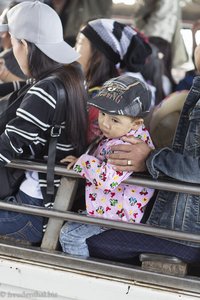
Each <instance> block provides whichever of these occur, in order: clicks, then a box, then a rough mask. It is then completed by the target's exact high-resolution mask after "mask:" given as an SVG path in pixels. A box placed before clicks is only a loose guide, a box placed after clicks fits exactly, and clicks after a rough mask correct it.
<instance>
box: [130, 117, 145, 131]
mask: <svg viewBox="0 0 200 300" xmlns="http://www.w3.org/2000/svg"><path fill="white" fill-rule="evenodd" d="M143 124H144V120H143V119H142V118H138V119H136V120H134V121H133V125H132V129H133V130H137V129H138V128H139V127H140V126H142V125H143Z"/></svg>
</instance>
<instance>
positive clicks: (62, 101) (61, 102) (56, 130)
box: [46, 76, 67, 198]
mask: <svg viewBox="0 0 200 300" xmlns="http://www.w3.org/2000/svg"><path fill="white" fill-rule="evenodd" d="M52 82H53V83H54V85H55V87H56V92H57V101H56V108H55V112H54V118H53V122H52V127H51V131H50V139H49V149H48V158H47V190H46V193H47V197H51V198H52V197H53V196H54V167H55V160H56V144H57V140H58V137H59V136H60V135H61V116H63V109H64V108H65V105H66V97H67V95H66V92H65V89H64V86H63V85H62V83H61V82H60V80H59V79H58V78H56V77H54V76H52Z"/></svg>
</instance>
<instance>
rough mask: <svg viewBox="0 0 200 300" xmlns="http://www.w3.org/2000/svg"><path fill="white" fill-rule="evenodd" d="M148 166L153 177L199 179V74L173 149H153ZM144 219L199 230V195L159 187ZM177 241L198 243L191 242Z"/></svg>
mask: <svg viewBox="0 0 200 300" xmlns="http://www.w3.org/2000/svg"><path fill="white" fill-rule="evenodd" d="M147 168H148V170H149V172H150V173H151V175H152V176H153V177H154V178H158V177H159V175H160V174H162V173H163V174H165V175H167V176H170V177H172V178H175V179H178V180H182V181H186V182H191V183H200V76H197V77H195V78H194V81H193V85H192V88H191V90H190V92H189V94H188V97H187V99H186V101H185V104H184V107H183V110H182V113H181V116H180V120H179V124H178V127H177V130H176V134H175V137H174V142H173V146H172V149H170V148H163V149H160V150H156V151H153V153H152V154H151V156H150V157H149V158H148V160H147ZM147 223H148V224H150V225H152V226H159V227H164V228H166V229H173V230H179V231H184V232H191V233H200V195H199V196H198V195H190V194H183V193H175V192H167V191H160V192H159V193H158V195H157V198H156V200H155V203H154V207H153V209H152V211H151V214H150V217H149V219H148V221H147ZM177 242H178V241H177ZM180 242H181V243H184V244H185V243H186V244H189V245H192V246H196V247H200V245H198V244H195V243H192V242H184V241H180Z"/></svg>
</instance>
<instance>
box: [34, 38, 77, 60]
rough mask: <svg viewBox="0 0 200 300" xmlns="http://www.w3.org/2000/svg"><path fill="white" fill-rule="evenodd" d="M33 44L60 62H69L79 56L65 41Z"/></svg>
mask: <svg viewBox="0 0 200 300" xmlns="http://www.w3.org/2000/svg"><path fill="white" fill-rule="evenodd" d="M35 45H36V46H37V47H38V48H39V49H40V50H41V51H42V52H43V53H44V54H46V55H47V56H48V57H50V58H51V59H53V60H55V61H57V62H59V63H62V64H70V63H72V62H74V61H76V60H77V59H78V58H79V57H80V55H79V54H78V52H76V51H75V50H74V49H73V48H72V47H71V46H70V45H68V44H67V43H66V42H65V41H63V42H60V43H56V44H35Z"/></svg>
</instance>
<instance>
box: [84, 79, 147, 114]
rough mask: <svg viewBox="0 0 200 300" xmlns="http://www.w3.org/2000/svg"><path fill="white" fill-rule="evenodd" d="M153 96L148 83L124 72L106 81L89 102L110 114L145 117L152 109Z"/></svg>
mask: <svg viewBox="0 0 200 300" xmlns="http://www.w3.org/2000/svg"><path fill="white" fill-rule="evenodd" d="M151 97H152V95H151V91H150V89H149V87H148V85H147V84H146V83H144V82H143V81H141V80H140V79H138V78H135V77H133V76H130V75H126V74H124V75H121V76H119V77H116V78H112V79H110V80H108V81H106V82H105V83H104V84H103V86H102V87H101V89H100V90H99V91H98V93H97V94H96V95H95V96H94V97H92V98H91V99H89V101H88V104H89V105H92V106H95V107H97V108H98V109H100V110H102V111H105V112H107V113H109V114H114V115H124V116H131V117H145V116H146V115H147V114H148V113H149V111H150V106H151Z"/></svg>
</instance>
